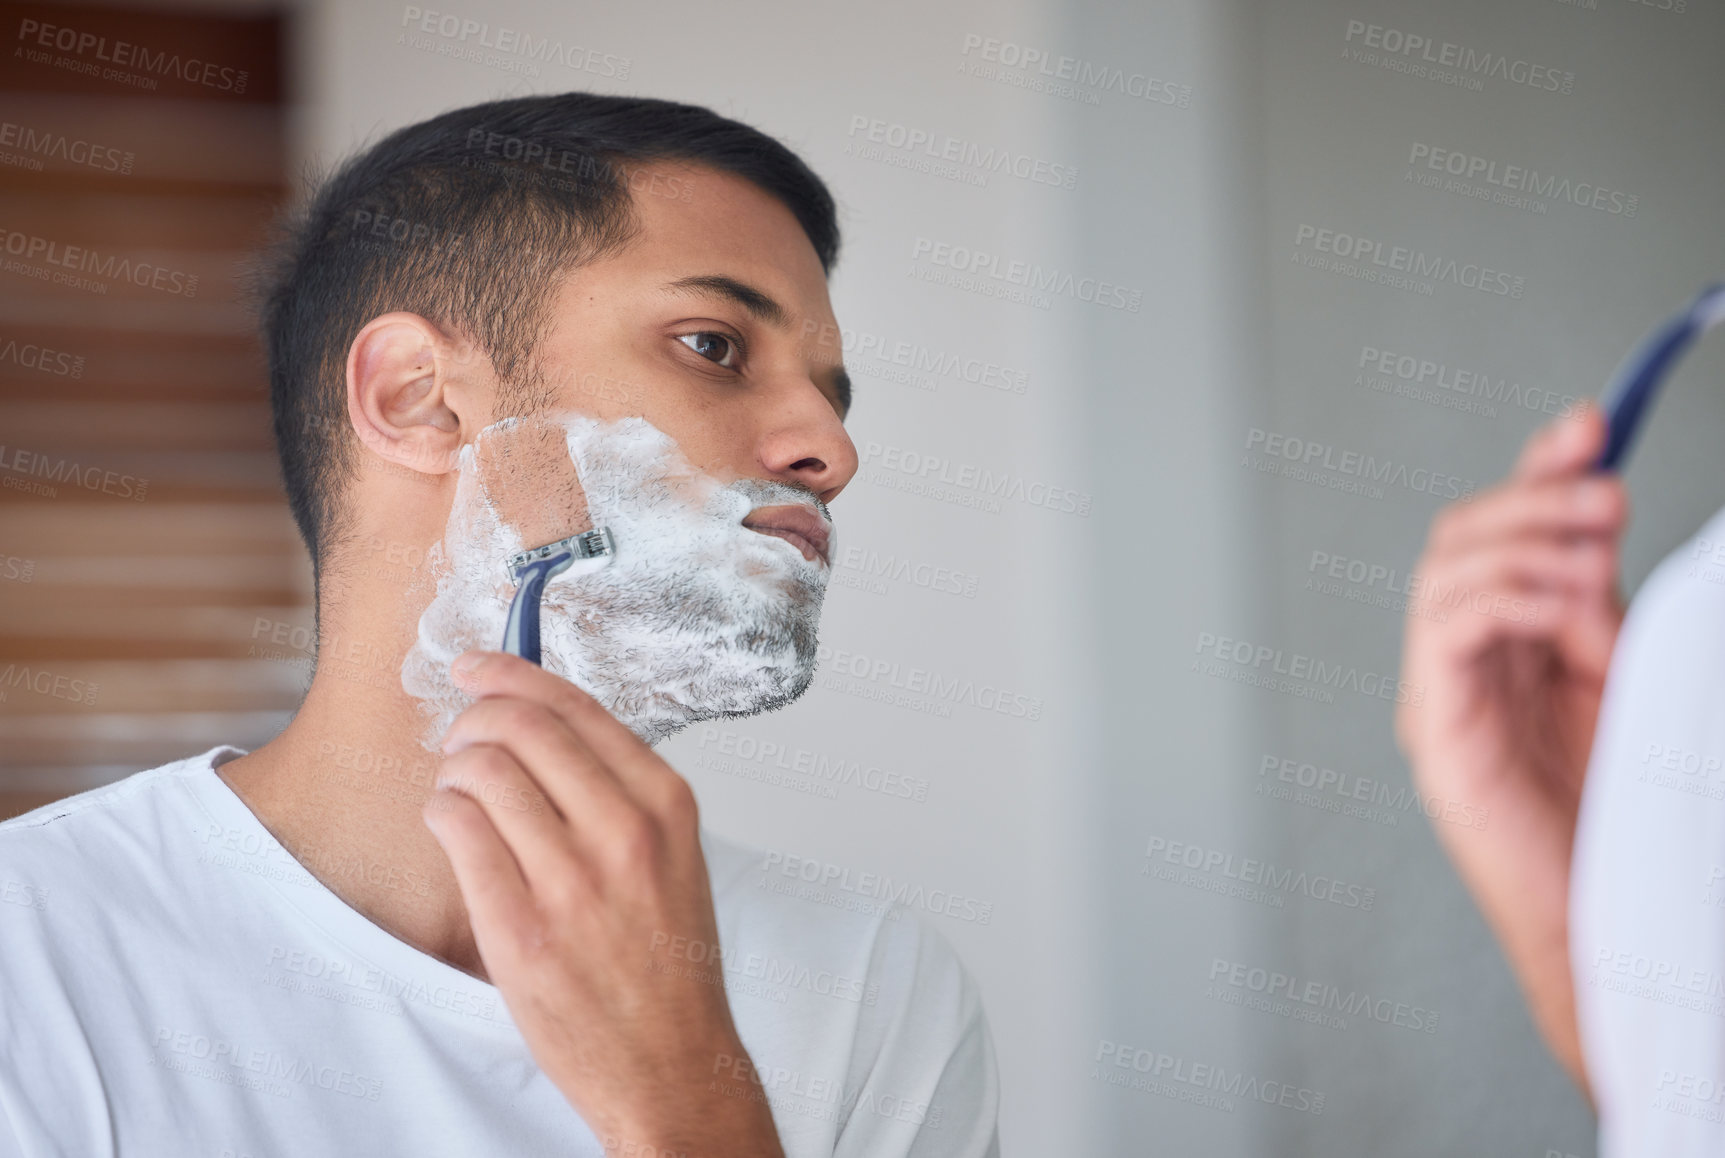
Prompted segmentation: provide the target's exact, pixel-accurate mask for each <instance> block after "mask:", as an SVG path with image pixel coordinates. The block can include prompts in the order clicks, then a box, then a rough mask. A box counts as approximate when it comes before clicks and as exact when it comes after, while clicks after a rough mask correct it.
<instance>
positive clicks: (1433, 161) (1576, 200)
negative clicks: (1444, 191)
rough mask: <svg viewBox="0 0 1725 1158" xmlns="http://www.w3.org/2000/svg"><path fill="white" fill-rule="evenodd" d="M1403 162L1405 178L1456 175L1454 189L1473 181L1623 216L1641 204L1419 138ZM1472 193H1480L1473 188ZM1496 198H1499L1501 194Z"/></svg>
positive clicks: (1465, 188) (1598, 187)
mask: <svg viewBox="0 0 1725 1158" xmlns="http://www.w3.org/2000/svg"><path fill="white" fill-rule="evenodd" d="M1407 165H1408V174H1407V179H1408V180H1410V181H1411V180H1416V179H1418V177H1419V176H1421V175H1420V174H1417V173H1416V170H1419V169H1425V170H1428V171H1429V172H1430V174H1432V175H1434V176H1435V175H1438V174H1443V175H1447V176H1449V177H1455V178H1459V179H1460V181H1461V183H1462V186H1463V187H1462V188H1460V189H1458V190H1457V191H1458V192H1473V190H1472V189H1471V188H1470V187H1469V183H1471V182H1475V181H1477V182H1479V183H1480V184H1481V185H1484V186H1490V187H1491V189H1492V190H1495V191H1499V192H1501V191H1505V190H1507V191H1508V192H1510V193H1527V194H1530V195H1531V196H1533V197H1536V198H1542V199H1544V200H1546V201H1568V202H1569V203H1570V204H1572V205H1580V206H1582V207H1584V208H1587V209H1597V210H1599V211H1600V212H1602V213H1609V214H1612V215H1614V216H1616V215H1621V216H1623V217H1634V216H1635V211H1636V209H1637V208H1639V207H1640V204H1641V198H1640V197H1638V196H1636V195H1635V194H1633V193H1625V192H1623V191H1622V190H1619V189H1607V188H1605V187H1604V186H1602V185H1596V184H1593V183H1592V182H1589V181H1576V180H1573V179H1571V178H1570V177H1567V176H1564V177H1559V176H1558V175H1557V174H1556V173H1541V172H1540V171H1539V170H1538V169H1532V168H1529V167H1527V166H1525V165H1510V164H1503V163H1499V162H1497V161H1494V160H1491V159H1490V158H1487V157H1480V156H1476V155H1474V154H1472V153H1464V152H1461V151H1459V150H1456V149H1446V148H1442V147H1440V146H1437V145H1432V144H1427V143H1425V142H1421V141H1415V142H1414V143H1413V146H1412V147H1411V148H1410V149H1409V150H1408V159H1407ZM1421 183H1422V184H1424V183H1426V182H1423V181H1422V182H1421ZM1474 195H1475V196H1480V195H1482V194H1481V193H1479V192H1474ZM1484 195H1485V196H1487V197H1488V199H1489V198H1490V197H1491V196H1492V194H1491V193H1486V194H1484ZM1498 200H1500V201H1501V200H1502V198H1501V197H1500V198H1498Z"/></svg>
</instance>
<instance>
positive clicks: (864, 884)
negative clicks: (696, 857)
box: [702, 830, 977, 1012]
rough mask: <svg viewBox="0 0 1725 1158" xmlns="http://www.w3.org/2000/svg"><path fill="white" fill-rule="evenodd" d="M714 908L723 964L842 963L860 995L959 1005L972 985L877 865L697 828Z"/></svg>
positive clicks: (971, 995)
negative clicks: (839, 861) (861, 866)
mask: <svg viewBox="0 0 1725 1158" xmlns="http://www.w3.org/2000/svg"><path fill="white" fill-rule="evenodd" d="M702 846H703V850H704V851H705V853H706V856H707V871H708V876H709V878H710V879H711V881H712V885H713V907H714V911H715V914H716V916H717V917H718V920H719V927H720V932H721V936H722V937H723V938H724V940H725V941H726V951H727V953H728V954H730V953H733V952H734V953H737V954H741V955H743V959H741V960H728V961H727V962H726V969H727V971H732V970H735V969H740V968H747V967H749V966H750V964H751V962H750V961H749V960H748V959H747V957H748V955H753V956H754V958H755V961H754V962H753V964H754V965H755V966H756V967H759V968H762V969H769V968H770V967H771V966H770V964H762V962H763V961H764V960H766V959H768V958H777V959H778V961H777V963H778V965H779V966H780V967H781V969H783V970H785V971H789V972H792V973H793V974H795V973H796V970H795V966H796V965H797V964H799V963H805V964H807V963H813V962H816V961H819V962H822V963H825V964H829V965H830V964H842V965H843V967H846V968H849V969H851V970H854V971H855V972H854V973H853V974H852V975H853V976H857V977H860V978H863V979H864V980H865V984H866V986H867V988H866V989H865V994H866V996H865V1000H866V1001H867V1003H868V1004H870V1005H874V1004H875V1003H876V1002H877V1001H879V1002H883V1003H884V1002H889V1001H890V1002H892V1003H897V1002H900V1001H908V1000H909V999H910V998H911V997H912V995H913V993H914V994H915V995H916V996H917V997H919V998H922V999H929V998H933V999H935V1001H936V1002H937V1003H939V1004H951V1005H954V1006H958V1007H964V1008H965V1009H966V1011H967V1012H969V1007H970V1006H971V1004H972V1003H973V1002H974V1001H976V1000H977V998H976V986H975V983H974V981H973V980H972V978H971V976H970V974H969V972H968V970H966V968H965V966H964V964H963V962H962V961H961V960H960V958H959V956H958V953H957V952H956V950H955V949H954V948H953V946H952V943H951V942H950V941H949V940H948V939H947V938H946V936H945V934H944V933H942V932H941V931H940V930H939V929H938V928H936V927H935V925H934V923H933V921H932V920H930V919H929V918H928V917H927V916H926V915H925V914H923V913H922V912H919V911H918V910H917V908H916V907H914V906H915V900H916V898H917V896H919V895H920V894H919V892H918V890H917V889H916V888H915V887H914V886H909V885H906V884H905V883H904V882H898V881H895V880H894V879H893V878H892V877H891V876H889V875H887V874H883V873H874V872H867V871H857V870H854V869H850V868H842V867H837V866H834V865H832V864H829V863H827V862H826V861H824V860H821V859H818V858H811V857H804V856H794V855H790V854H787V853H783V852H779V851H769V850H765V849H757V848H753V847H750V846H748V845H746V844H742V843H739V842H737V841H734V840H730V839H728V838H726V837H721V836H718V835H715V834H713V833H711V832H708V831H706V830H703V832H702Z"/></svg>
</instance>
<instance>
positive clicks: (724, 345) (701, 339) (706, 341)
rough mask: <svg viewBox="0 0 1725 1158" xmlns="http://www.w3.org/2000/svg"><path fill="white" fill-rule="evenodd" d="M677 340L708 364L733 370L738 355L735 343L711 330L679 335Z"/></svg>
mask: <svg viewBox="0 0 1725 1158" xmlns="http://www.w3.org/2000/svg"><path fill="white" fill-rule="evenodd" d="M677 340H678V341H679V342H681V343H683V344H684V345H685V346H687V347H689V349H691V350H693V351H695V353H697V354H699V355H701V357H703V358H705V359H707V361H709V362H713V363H716V364H717V365H720V366H723V367H724V368H725V369H727V370H735V369H736V368H737V367H736V360H737V356H738V354H739V353H740V352H741V351H740V350H738V348H737V343H736V342H735V341H734V340H732V339H731V338H728V337H726V336H725V335H724V334H720V333H715V332H714V331H712V330H702V331H701V332H699V333H696V334H679V335H678V336H677Z"/></svg>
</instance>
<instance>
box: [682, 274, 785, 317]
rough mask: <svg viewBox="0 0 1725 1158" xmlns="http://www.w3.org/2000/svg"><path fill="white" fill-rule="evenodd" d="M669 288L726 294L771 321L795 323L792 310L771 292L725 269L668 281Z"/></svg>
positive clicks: (689, 291)
mask: <svg viewBox="0 0 1725 1158" xmlns="http://www.w3.org/2000/svg"><path fill="white" fill-rule="evenodd" d="M665 288H666V289H667V290H669V291H671V292H672V293H679V294H707V295H709V296H712V297H721V298H726V299H728V300H730V301H733V302H736V303H737V304H738V305H740V306H742V307H743V308H744V309H745V310H748V311H749V312H750V313H751V314H753V315H755V317H757V318H759V319H760V320H761V321H763V322H765V323H767V325H769V326H774V327H776V328H778V329H781V330H783V329H788V328H789V327H790V324H791V316H790V313H789V311H787V310H786V309H785V307H784V306H781V305H780V304H779V303H778V302H777V301H775V300H774V299H773V298H772V297H771V296H770V295H768V294H766V293H763V292H762V291H761V290H758V289H756V288H755V287H754V286H752V285H748V284H746V283H744V282H740V281H738V280H737V279H736V278H734V277H726V276H725V275H724V274H722V273H711V274H698V275H696V276H694V277H684V278H678V279H677V280H676V281H674V282H671V283H669V284H667V285H666V286H665Z"/></svg>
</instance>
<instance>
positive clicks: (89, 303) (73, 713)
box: [0, 4, 311, 816]
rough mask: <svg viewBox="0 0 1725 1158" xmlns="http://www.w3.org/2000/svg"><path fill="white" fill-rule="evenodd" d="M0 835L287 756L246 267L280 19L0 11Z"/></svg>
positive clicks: (297, 659) (276, 141)
mask: <svg viewBox="0 0 1725 1158" xmlns="http://www.w3.org/2000/svg"><path fill="white" fill-rule="evenodd" d="M0 30H3V31H0V35H3V36H8V37H10V38H11V42H10V43H4V44H3V45H0V47H3V49H4V54H5V60H6V65H5V68H4V69H0V237H3V240H0V816H6V815H13V814H16V813H18V812H20V811H23V810H25V809H27V808H30V807H34V806H35V805H37V804H40V803H45V802H47V801H49V800H52V799H56V798H58V797H61V796H65V795H68V794H70V793H73V792H79V791H82V790H84V789H87V788H91V787H95V786H97V785H100V784H103V783H107V782H110V781H112V780H115V779H118V778H120V777H123V776H125V775H128V774H130V773H132V772H135V771H138V770H140V769H143V768H149V767H153V766H155V765H157V764H161V763H164V762H166V761H169V760H172V759H176V758H178V757H181V756H186V755H191V754H194V753H197V752H201V751H203V750H205V749H207V748H209V747H211V746H213V745H215V744H219V743H233V744H238V745H240V746H242V747H247V748H250V747H255V746H256V745H258V744H261V743H262V742H264V741H265V740H267V739H269V738H270V737H271V736H272V735H274V734H275V733H276V732H277V731H279V730H280V728H281V727H282V726H283V725H284V724H285V723H286V721H287V719H288V717H289V716H290V715H291V713H292V711H293V709H294V708H295V707H296V706H297V704H298V702H299V699H300V696H301V695H302V693H303V689H304V687H305V683H306V677H307V674H308V664H309V658H310V656H309V642H310V641H309V637H308V634H307V631H306V630H305V628H307V627H308V626H309V624H310V623H311V614H310V606H309V604H310V591H311V582H310V573H309V567H308V564H307V562H306V559H305V555H304V550H303V548H302V547H301V545H300V543H299V540H298V538H297V537H296V535H295V533H294V529H293V523H292V520H291V519H290V518H289V516H288V513H287V507H286V503H285V500H284V499H283V497H282V493H281V487H280V483H279V480H278V474H277V468H276V463H275V455H274V449H273V446H272V442H271V437H270V427H269V412H268V404H267V397H266V388H265V379H264V373H263V359H262V357H261V354H260V349H259V344H258V341H257V339H256V336H255V323H254V320H253V317H252V315H251V312H250V309H249V307H248V305H247V303H246V296H245V287H244V282H243V280H242V274H243V271H244V269H245V268H246V266H247V264H248V260H249V255H250V254H251V253H253V252H255V249H256V247H257V246H258V245H259V244H260V243H261V242H262V241H263V240H264V239H265V238H266V237H267V234H268V226H269V224H270V222H271V220H272V218H273V216H274V214H275V213H276V210H277V207H278V205H279V204H280V203H281V201H282V199H283V198H284V196H285V195H286V192H287V181H286V172H285V168H286V161H285V143H284V109H285V104H286V97H287V94H286V92H285V85H284V73H283V67H282V52H283V46H284V32H285V29H284V26H283V21H282V19H281V18H280V17H277V16H273V15H262V16H260V15H247V16H243V17H233V16H226V15H212V14H170V13H161V12H151V11H143V10H137V9H126V10H119V9H103V8H91V7H82V6H77V7H66V6H48V5H30V4H0Z"/></svg>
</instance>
